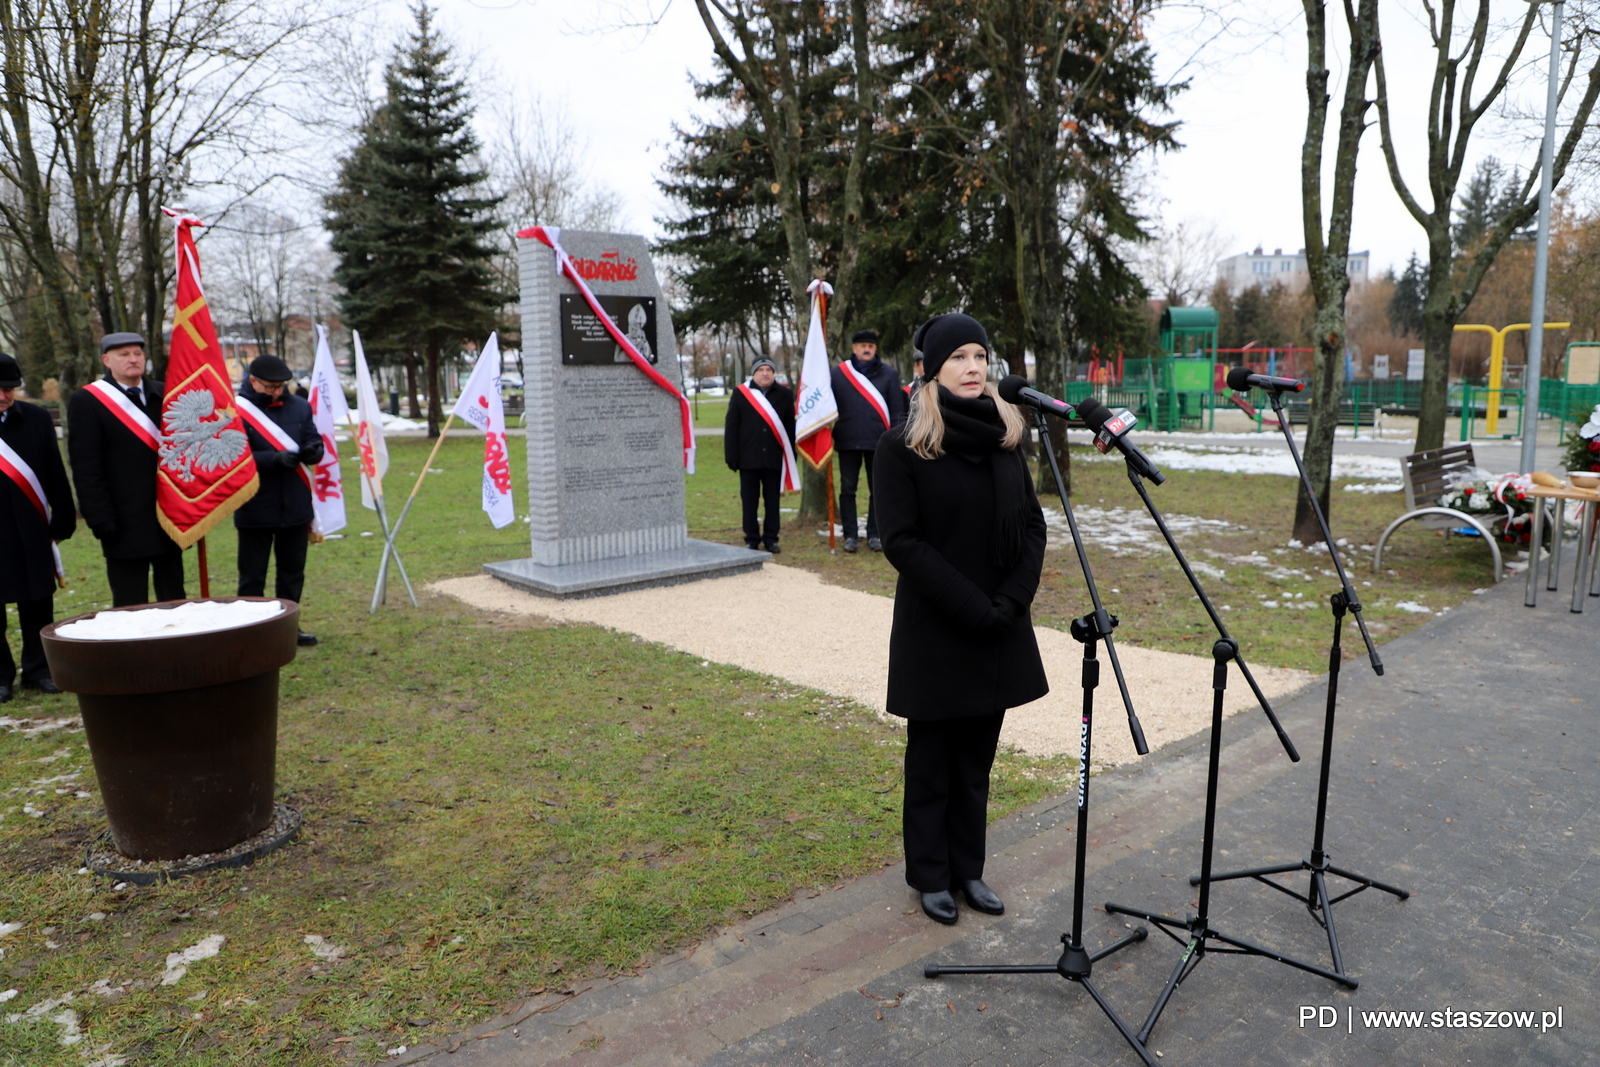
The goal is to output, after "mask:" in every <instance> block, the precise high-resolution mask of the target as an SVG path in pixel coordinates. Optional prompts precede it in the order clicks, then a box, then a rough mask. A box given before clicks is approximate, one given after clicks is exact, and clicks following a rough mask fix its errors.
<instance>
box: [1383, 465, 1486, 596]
mask: <svg viewBox="0 0 1600 1067" xmlns="http://www.w3.org/2000/svg"><path fill="white" fill-rule="evenodd" d="M1400 465H1401V467H1402V468H1403V470H1402V474H1403V476H1404V482H1405V491H1406V513H1405V514H1404V515H1401V516H1400V517H1399V518H1398V519H1396V520H1394V521H1393V522H1391V523H1390V524H1389V528H1388V529H1386V530H1384V531H1383V536H1382V537H1380V538H1378V547H1377V550H1376V551H1375V552H1373V554H1372V570H1373V572H1374V573H1377V572H1378V570H1379V569H1380V568H1382V566H1383V546H1384V545H1385V544H1386V543H1388V540H1389V535H1390V534H1392V533H1394V532H1395V531H1396V530H1398V529H1399V528H1400V527H1401V526H1403V525H1405V524H1406V523H1408V522H1410V521H1411V520H1412V519H1416V520H1418V521H1420V522H1421V523H1422V525H1423V526H1424V527H1425V528H1427V529H1430V530H1444V531H1445V532H1446V534H1447V535H1448V534H1449V532H1450V531H1452V530H1455V529H1458V528H1460V527H1461V526H1463V525H1466V526H1471V527H1472V528H1473V529H1475V530H1477V531H1478V532H1479V533H1480V534H1482V535H1483V539H1484V541H1485V542H1486V543H1487V544H1488V545H1489V551H1490V552H1492V553H1494V580H1495V581H1497V582H1498V581H1499V580H1500V579H1501V578H1502V577H1504V576H1505V565H1504V563H1503V561H1502V560H1501V558H1500V545H1499V544H1498V543H1497V542H1496V541H1495V538H1494V533H1493V532H1492V531H1491V530H1490V529H1489V527H1488V526H1487V525H1486V524H1485V523H1484V521H1483V519H1482V518H1481V517H1480V516H1476V515H1468V514H1467V513H1466V512H1464V511H1457V510H1456V509H1455V508H1447V507H1441V506H1440V504H1439V500H1440V498H1441V497H1443V496H1444V495H1445V493H1447V492H1449V491H1450V490H1451V489H1452V488H1454V476H1455V475H1456V474H1458V473H1461V472H1464V471H1471V470H1473V469H1475V468H1476V467H1477V462H1476V460H1475V459H1474V458H1473V455H1472V446H1471V445H1470V444H1465V443H1463V444H1454V445H1445V446H1444V447H1443V448H1432V449H1429V450H1428V451H1426V452H1413V453H1412V454H1411V455H1409V456H1406V457H1405V458H1404V459H1402V460H1401V461H1400Z"/></svg>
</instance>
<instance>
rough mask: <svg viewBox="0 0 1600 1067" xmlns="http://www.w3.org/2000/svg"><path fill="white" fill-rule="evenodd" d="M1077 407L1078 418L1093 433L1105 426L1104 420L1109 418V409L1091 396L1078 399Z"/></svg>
mask: <svg viewBox="0 0 1600 1067" xmlns="http://www.w3.org/2000/svg"><path fill="white" fill-rule="evenodd" d="M1077 408H1078V418H1080V419H1082V420H1083V421H1084V424H1085V425H1086V426H1088V427H1089V429H1091V430H1093V431H1094V432H1095V433H1099V432H1100V430H1101V429H1102V428H1103V427H1104V426H1105V424H1106V420H1107V419H1109V418H1111V409H1110V408H1108V407H1106V406H1105V405H1104V404H1102V403H1100V401H1098V400H1096V399H1095V398H1094V397H1092V396H1090V397H1085V398H1084V399H1082V400H1080V401H1078V403H1077Z"/></svg>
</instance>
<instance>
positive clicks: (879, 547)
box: [867, 537, 883, 552]
mask: <svg viewBox="0 0 1600 1067" xmlns="http://www.w3.org/2000/svg"><path fill="white" fill-rule="evenodd" d="M867 547H868V548H870V549H872V551H874V552H882V551H883V540H882V539H881V538H877V537H869V538H867Z"/></svg>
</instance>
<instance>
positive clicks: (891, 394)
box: [831, 330, 906, 552]
mask: <svg viewBox="0 0 1600 1067" xmlns="http://www.w3.org/2000/svg"><path fill="white" fill-rule="evenodd" d="M831 378H832V384H833V400H834V403H835V404H837V405H838V408H839V421H838V422H835V423H834V424H833V448H834V451H835V452H837V453H839V524H840V525H841V526H842V527H844V550H845V551H846V552H854V551H855V550H856V548H857V547H858V545H859V544H860V541H859V534H860V530H859V528H858V527H857V525H856V486H857V485H858V484H859V482H860V479H861V467H862V465H863V464H865V465H866V468H867V492H868V493H869V494H870V493H871V492H872V453H873V451H874V450H875V449H877V447H878V438H879V437H881V436H883V432H884V431H885V430H887V429H889V427H891V426H898V425H899V424H900V423H902V422H904V421H905V418H906V394H905V393H904V392H902V391H901V389H900V372H899V371H898V370H896V369H895V368H893V367H891V366H889V364H887V363H885V362H884V361H883V360H881V359H879V358H878V331H877V330H857V331H856V332H855V334H854V335H853V336H852V337H851V338H850V358H849V359H847V360H845V361H844V362H843V363H840V364H838V365H837V366H835V367H834V368H833V373H832V375H831ZM868 390H872V391H874V392H876V393H877V394H878V396H877V399H876V400H874V399H873V398H872V397H871V396H869V395H868V392H867V391H868ZM878 401H881V402H882V405H881V407H880V405H879V403H878ZM867 547H868V548H870V549H872V550H873V551H874V552H882V551H883V542H882V541H881V540H879V539H878V505H877V501H876V500H874V499H871V498H870V497H869V499H868V500H867Z"/></svg>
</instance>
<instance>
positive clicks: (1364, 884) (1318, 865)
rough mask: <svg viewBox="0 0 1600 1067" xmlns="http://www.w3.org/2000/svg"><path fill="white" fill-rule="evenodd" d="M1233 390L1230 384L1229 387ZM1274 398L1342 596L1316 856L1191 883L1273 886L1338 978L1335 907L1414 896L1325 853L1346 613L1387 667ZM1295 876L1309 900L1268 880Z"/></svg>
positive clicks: (1377, 667)
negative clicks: (1335, 891) (1317, 935)
mask: <svg viewBox="0 0 1600 1067" xmlns="http://www.w3.org/2000/svg"><path fill="white" fill-rule="evenodd" d="M1229 384H1230V385H1231V384H1232V383H1231V382H1230V383H1229ZM1267 392H1268V394H1269V395H1270V396H1271V398H1272V410H1273V411H1275V412H1277V415H1278V427H1279V429H1281V430H1282V431H1283V437H1284V440H1285V441H1287V442H1288V444H1289V454H1290V455H1291V456H1293V457H1294V465H1295V469H1296V470H1297V471H1298V472H1299V474H1300V484H1301V486H1302V487H1304V489H1305V491H1306V497H1307V499H1309V500H1310V501H1311V510H1312V511H1313V512H1314V513H1315V514H1316V516H1317V525H1318V526H1319V527H1320V528H1321V530H1322V540H1323V543H1324V544H1326V545H1327V546H1328V555H1329V556H1331V557H1332V558H1333V567H1334V571H1335V573H1337V574H1338V576H1339V591H1338V592H1337V593H1334V594H1333V595H1332V596H1331V597H1329V598H1328V600H1329V603H1330V605H1331V607H1332V609H1333V646H1332V648H1330V649H1329V651H1328V701H1327V711H1326V714H1325V715H1324V717H1323V721H1322V767H1321V770H1320V772H1319V777H1318V780H1317V817H1316V822H1315V824H1314V826H1313V829H1312V834H1311V856H1310V858H1309V859H1303V860H1301V861H1299V862H1298V863H1284V864H1278V865H1275V866H1271V867H1253V868H1250V869H1248V870H1242V871H1228V872H1227V873H1225V874H1214V875H1210V876H1209V879H1208V876H1207V875H1206V874H1205V873H1204V872H1201V874H1200V876H1199V877H1198V878H1195V877H1191V878H1190V879H1189V884H1190V885H1199V884H1200V883H1201V880H1202V879H1208V880H1209V881H1214V882H1225V881H1230V880H1232V879H1236V878H1254V879H1255V880H1256V881H1258V882H1260V883H1262V884H1263V885H1269V886H1271V887H1272V888H1273V889H1276V890H1278V891H1279V892H1281V893H1287V894H1288V895H1289V896H1291V897H1293V898H1295V899H1296V900H1298V901H1300V902H1301V903H1302V904H1304V905H1305V906H1306V910H1307V911H1309V912H1310V913H1311V917H1312V918H1313V919H1315V920H1316V921H1317V922H1318V923H1319V924H1320V925H1321V926H1322V928H1323V929H1324V930H1325V931H1327V934H1328V951H1329V953H1330V955H1331V957H1332V959H1333V969H1334V970H1335V971H1337V972H1338V973H1339V974H1341V975H1342V974H1344V973H1345V970H1344V958H1343V957H1342V956H1340V954H1339V933H1338V931H1337V930H1336V929H1335V928H1334V925H1333V906H1334V905H1335V904H1337V903H1339V902H1340V901H1341V900H1345V899H1347V898H1349V897H1353V896H1355V895H1356V894H1357V893H1360V892H1362V891H1363V890H1366V889H1381V890H1382V891H1383V892H1385V893H1391V894H1393V895H1394V896H1396V897H1399V898H1400V899H1401V900H1405V899H1406V898H1407V897H1409V896H1410V895H1411V894H1410V893H1409V892H1407V891H1406V890H1404V889H1398V888H1396V887H1395V886H1392V885H1387V884H1385V883H1383V882H1379V881H1375V880H1374V879H1371V878H1368V877H1367V876H1366V875H1362V874H1357V873H1355V872H1354V871H1348V870H1345V869H1344V868H1343V867H1335V866H1333V864H1331V863H1329V862H1328V854H1327V852H1326V851H1324V850H1323V847H1322V845H1323V831H1324V829H1325V828H1326V825H1327V818H1328V774H1329V770H1330V768H1331V767H1332V765H1333V716H1334V705H1335V703H1336V702H1337V701H1338V699H1339V666H1340V661H1341V660H1342V659H1343V658H1344V654H1343V650H1342V648H1341V638H1342V636H1343V632H1344V617H1345V613H1346V612H1349V613H1350V614H1353V615H1354V616H1355V618H1356V627H1357V629H1359V630H1360V631H1361V638H1362V640H1363V641H1365V642H1366V644H1367V658H1368V660H1369V661H1370V662H1371V663H1372V670H1373V672H1374V673H1375V674H1378V675H1380V676H1381V675H1382V674H1383V661H1382V660H1381V659H1379V658H1378V650H1377V649H1376V648H1374V647H1373V645H1372V635H1371V634H1369V633H1368V632H1367V623H1366V620H1365V619H1363V618H1362V617H1361V601H1360V600H1358V599H1357V598H1356V591H1355V589H1354V587H1352V586H1351V584H1350V578H1349V576H1348V575H1347V574H1346V573H1345V569H1344V563H1343V562H1342V561H1341V560H1340V559H1339V547H1338V546H1337V545H1335V544H1334V543H1333V534H1332V533H1331V532H1330V531H1329V530H1328V520H1327V518H1326V517H1325V516H1324V515H1323V514H1322V506H1321V504H1319V503H1318V501H1317V494H1316V493H1314V492H1313V491H1312V489H1311V479H1310V478H1308V477H1307V476H1306V467H1305V464H1304V463H1303V462H1301V459H1300V450H1299V449H1298V448H1297V447H1295V443H1294V434H1293V432H1292V431H1291V430H1290V429H1289V419H1288V417H1287V416H1286V415H1285V414H1284V410H1283V399H1282V395H1281V394H1282V390H1280V389H1268V390H1267ZM1291 871H1309V872H1311V879H1310V885H1309V886H1307V888H1306V891H1305V894H1304V895H1302V894H1300V893H1297V892H1295V891H1294V890H1293V889H1290V888H1288V887H1287V886H1285V885H1283V884H1282V883H1280V882H1274V881H1272V880H1271V878H1269V877H1268V876H1269V875H1274V874H1287V873H1289V872H1291ZM1330 874H1333V875H1337V876H1339V877H1340V878H1343V879H1345V880H1346V881H1350V882H1354V883H1356V887H1355V888H1354V889H1350V890H1347V891H1346V892H1344V893H1341V894H1339V895H1338V896H1336V897H1332V898H1330V897H1329V896H1328V882H1327V877H1328V875H1330ZM1350 988H1352V989H1354V988H1355V983H1354V982H1353V981H1352V982H1351V983H1350Z"/></svg>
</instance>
